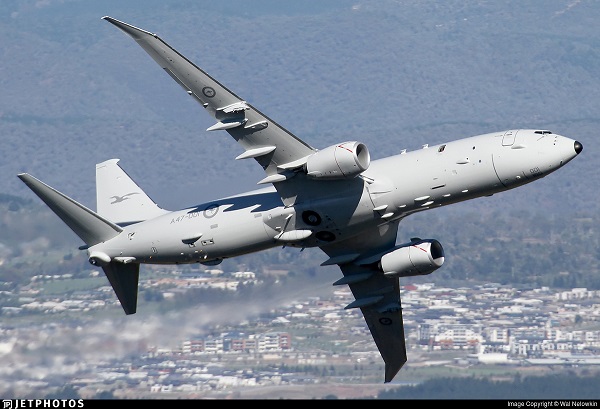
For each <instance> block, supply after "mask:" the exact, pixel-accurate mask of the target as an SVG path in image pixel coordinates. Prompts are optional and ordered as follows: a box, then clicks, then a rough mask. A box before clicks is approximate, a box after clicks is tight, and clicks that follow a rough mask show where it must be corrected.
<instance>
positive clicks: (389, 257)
mask: <svg viewBox="0 0 600 409" xmlns="http://www.w3.org/2000/svg"><path fill="white" fill-rule="evenodd" d="M442 264H444V249H443V247H442V245H441V244H440V242H439V241H437V240H435V239H425V240H416V241H412V242H410V243H408V244H405V245H402V246H401V247H399V248H396V249H395V250H393V251H390V252H389V253H387V254H385V255H384V256H383V257H381V261H380V262H379V265H380V268H381V269H382V270H383V273H384V275H385V276H387V277H410V276H417V275H426V274H431V273H433V272H434V271H435V270H437V269H438V268H440V267H441V266H442Z"/></svg>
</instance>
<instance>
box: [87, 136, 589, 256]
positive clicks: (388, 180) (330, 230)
mask: <svg viewBox="0 0 600 409" xmlns="http://www.w3.org/2000/svg"><path fill="white" fill-rule="evenodd" d="M580 150H581V148H580V145H579V147H578V142H575V141H574V140H572V139H569V138H566V137H563V136H560V135H556V134H553V133H551V132H549V131H536V130H513V131H503V132H498V133H490V134H485V135H479V136H474V137H469V138H464V139H460V140H457V141H452V142H448V143H446V144H440V145H436V146H424V147H423V148H422V149H419V150H414V151H410V152H403V153H401V154H398V155H395V156H390V157H387V158H384V159H380V160H374V161H372V162H371V164H370V166H369V168H368V169H367V170H366V171H365V172H363V173H362V174H361V175H360V176H358V177H353V178H349V179H340V180H324V181H322V182H319V183H318V184H317V186H318V189H320V192H319V194H318V195H314V194H311V195H310V196H311V197H313V198H314V197H319V200H314V199H313V200H309V201H302V200H301V196H300V198H299V201H298V203H297V204H295V205H292V206H284V205H283V203H282V201H281V199H280V197H279V195H278V194H277V192H276V191H275V190H274V189H261V190H256V191H252V192H248V193H245V194H242V195H238V196H234V197H229V198H223V199H220V200H215V201H211V202H207V203H205V204H202V205H199V206H196V207H193V208H188V209H184V210H179V211H175V212H171V213H167V214H165V215H162V216H159V217H157V218H155V219H151V220H147V221H144V222H141V223H136V224H133V225H130V226H126V227H125V228H124V231H123V232H122V233H121V234H119V235H118V236H117V237H115V238H113V239H111V240H109V241H106V242H103V243H100V244H97V245H95V246H93V247H91V248H89V249H88V252H89V254H90V255H91V254H106V255H107V256H108V257H109V258H110V259H115V260H121V261H123V262H133V261H135V262H137V263H152V264H160V263H197V262H201V263H206V264H211V263H214V264H216V263H218V262H220V261H221V260H222V259H224V258H229V257H235V256H239V255H242V254H247V253H252V252H256V251H260V250H265V249H268V248H272V247H277V246H282V245H287V246H294V247H315V246H319V245H323V244H324V243H327V242H335V241H336V240H338V239H346V238H349V237H352V236H354V235H358V234H360V233H361V231H363V230H364V229H367V228H371V227H373V226H374V225H380V224H384V223H387V222H390V221H392V220H397V219H401V218H403V217H406V216H407V215H409V214H412V213H415V212H419V211H423V210H427V209H431V208H434V207H438V206H446V205H449V204H453V203H457V202H461V201H465V200H469V199H473V198H476V197H481V196H489V195H492V194H494V193H497V192H501V191H504V190H508V189H512V188H514V187H517V186H521V185H524V184H526V183H529V182H532V181H534V180H536V179H539V178H541V177H544V176H546V175H547V174H549V173H551V172H553V171H555V170H557V169H558V168H560V167H561V166H563V165H564V164H566V163H567V162H569V161H570V160H571V159H572V158H574V157H575V156H576V155H577V154H578V153H579V151H580ZM295 178H308V176H307V175H305V174H298V175H297V176H295ZM296 183H298V181H296ZM311 186H313V187H312V189H315V188H314V186H315V184H314V183H312V184H311ZM311 193H314V192H311Z"/></svg>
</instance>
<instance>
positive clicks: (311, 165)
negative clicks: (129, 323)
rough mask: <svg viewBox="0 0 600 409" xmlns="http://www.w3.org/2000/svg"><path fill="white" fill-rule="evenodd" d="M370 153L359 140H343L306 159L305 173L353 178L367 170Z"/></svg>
mask: <svg viewBox="0 0 600 409" xmlns="http://www.w3.org/2000/svg"><path fill="white" fill-rule="evenodd" d="M370 164H371V155H370V154H369V150H368V149H367V146H366V145H365V144H363V143H361V142H356V141H351V142H343V143H339V144H337V145H333V146H330V147H328V148H325V149H323V150H320V151H318V152H316V153H314V154H312V155H311V156H309V158H308V160H307V161H306V165H305V170H306V174H307V175H308V176H310V177H313V178H317V179H344V178H353V177H355V176H358V175H360V174H361V173H362V172H364V171H365V170H367V168H368V167H369V165H370Z"/></svg>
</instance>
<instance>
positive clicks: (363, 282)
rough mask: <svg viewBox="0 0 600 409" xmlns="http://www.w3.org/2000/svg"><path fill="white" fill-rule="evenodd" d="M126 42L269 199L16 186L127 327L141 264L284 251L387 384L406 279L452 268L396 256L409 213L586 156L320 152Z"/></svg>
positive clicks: (435, 247)
mask: <svg viewBox="0 0 600 409" xmlns="http://www.w3.org/2000/svg"><path fill="white" fill-rule="evenodd" d="M103 19H104V20H106V21H108V22H109V23H111V24H113V25H115V26H116V27H117V28H119V29H120V30H122V31H123V32H125V33H126V34H128V35H129V36H131V37H132V38H133V39H134V40H135V41H136V42H137V43H138V44H139V45H140V46H141V47H142V48H143V49H144V51H146V52H147V53H148V54H149V55H150V57H152V59H153V60H154V61H155V62H156V63H158V65H160V67H162V69H163V70H165V72H166V73H167V74H168V75H170V76H171V77H172V78H173V79H174V80H175V82H177V83H178V84H179V85H180V86H181V87H182V88H183V89H184V90H185V92H186V93H187V94H188V95H190V96H191V97H192V98H194V99H195V100H197V101H198V102H199V103H200V105H201V106H202V107H203V108H204V109H205V110H206V112H208V113H209V114H210V115H211V116H212V117H213V118H214V119H215V124H214V125H212V126H210V127H209V128H208V129H207V131H219V130H224V131H227V133H229V135H231V136H232V137H233V139H234V140H235V141H237V142H238V143H239V144H240V146H241V147H242V152H241V153H240V154H239V155H238V156H237V157H236V159H250V158H252V159H254V160H256V162H258V164H259V165H260V166H262V168H263V169H264V172H265V177H264V179H262V180H260V181H259V182H258V184H265V185H267V186H265V187H263V188H261V189H257V190H254V191H251V192H247V193H242V194H239V195H235V196H231V197H225V198H222V199H218V200H213V201H210V202H207V203H203V204H200V205H198V206H194V207H191V208H186V209H183V210H177V211H168V210H165V209H163V208H161V207H159V206H158V205H157V204H156V203H155V202H153V201H152V200H151V199H150V198H149V197H148V196H147V195H146V193H144V191H143V190H142V189H141V188H140V187H139V186H138V185H137V184H136V183H135V182H134V181H133V180H132V179H131V178H130V177H129V176H128V175H127V174H126V173H125V172H124V171H123V170H122V168H121V167H120V166H119V164H118V162H119V160H118V159H110V160H107V161H105V162H102V163H99V164H97V165H96V195H97V197H96V202H97V203H96V206H97V208H96V211H93V210H91V209H89V208H87V207H85V206H84V205H82V204H80V203H78V202H76V201H75V200H73V199H71V198H69V197H67V196H66V195H64V194H62V193H60V192H59V191H57V190H55V189H54V188H52V187H50V186H48V185H47V184H45V183H43V182H41V181H40V180H38V179H36V178H35V177H33V176H31V175H30V174H28V173H21V174H19V175H18V176H19V178H20V179H21V180H22V181H23V182H24V183H25V184H26V185H27V186H28V187H29V188H30V189H31V190H32V191H33V192H34V193H35V194H36V195H37V196H39V197H40V198H41V199H42V200H43V201H44V202H45V203H46V204H47V205H48V206H49V207H50V209H52V210H53V211H54V212H55V213H56V214H57V215H58V217H60V218H61V219H62V220H63V221H64V222H65V223H66V224H67V225H68V226H69V227H70V228H71V229H72V230H73V232H74V233H75V234H76V235H77V236H79V238H80V239H81V240H82V241H83V242H84V243H85V245H83V246H81V247H80V249H81V250H85V251H87V255H88V258H89V262H90V263H91V264H93V265H95V266H99V267H100V268H102V270H104V273H105V274H106V277H107V278H108V280H109V282H110V284H111V285H112V288H113V289H114V291H115V293H116V296H117V298H118V299H119V301H120V303H121V305H122V307H123V309H124V311H125V314H134V313H135V312H136V307H137V293H138V280H139V271H140V264H180V263H202V264H205V265H216V264H218V263H220V262H221V261H222V260H223V259H225V258H229V257H236V256H239V255H242V254H248V253H252V252H256V251H261V250H265V249H269V248H273V247H277V246H291V247H297V248H312V247H318V248H320V249H321V250H322V251H323V252H324V253H325V254H326V256H327V259H326V260H325V261H324V262H323V263H321V265H323V266H324V265H335V264H337V265H338V266H339V268H340V269H341V272H342V274H343V276H342V277H341V278H340V279H339V280H337V281H336V282H334V283H333V285H336V286H340V285H347V286H349V288H350V290H351V291H352V294H353V296H354V299H355V300H354V301H353V302H351V303H350V304H349V305H347V306H346V307H345V308H346V309H348V308H360V310H361V312H362V314H363V316H364V318H365V321H366V323H367V326H368V327H369V330H370V331H371V334H372V336H373V339H374V341H375V343H376V345H377V348H378V349H379V352H380V353H381V356H382V358H383V361H384V362H385V381H384V382H390V381H392V379H393V378H394V377H395V376H396V374H397V373H398V371H399V370H400V368H401V367H402V366H403V365H404V363H405V362H406V360H407V358H406V344H405V337H404V326H403V322H402V307H401V303H400V284H399V278H400V277H408V276H415V275H425V274H430V273H432V272H433V271H435V270H437V269H438V268H440V267H441V266H442V264H443V263H444V250H443V247H442V245H441V244H440V242H439V241H437V240H435V239H421V238H411V239H410V240H407V242H404V243H402V244H397V243H396V240H397V233H398V224H399V223H400V221H401V220H402V219H403V218H405V217H407V216H408V215H410V214H413V213H416V212H421V211H424V210H428V209H433V208H436V207H439V206H446V205H449V204H454V203H458V202H462V201H465V200H469V199H474V198H478V197H482V196H491V195H493V194H495V193H499V192H502V191H506V190H509V189H513V188H516V187H518V186H522V185H525V184H527V183H530V182H533V181H534V180H538V179H540V178H542V177H544V176H546V175H548V174H550V173H552V172H554V171H555V170H557V169H559V168H561V167H562V166H564V165H565V164H567V162H569V161H570V160H571V159H573V158H574V157H576V156H577V155H578V154H579V153H581V151H582V149H583V146H582V144H581V143H579V142H577V141H575V140H573V139H569V138H566V137H564V136H560V135H557V134H555V133H553V132H550V131H548V130H544V129H514V130H504V131H500V132H492V133H488V134H484V135H478V136H472V137H467V138H464V139H460V140H455V141H451V142H447V143H444V144H440V145H436V146H427V145H425V146H423V148H422V149H418V150H415V151H409V152H407V151H402V152H401V153H399V154H397V155H394V156H389V157H386V158H382V159H377V160H371V158H370V155H369V150H368V149H367V146H366V145H365V144H363V143H361V142H358V141H342V142H340V143H337V144H335V145H332V146H329V147H326V148H324V149H316V148H314V147H312V146H310V145H309V144H308V143H306V142H304V141H302V140H301V139H299V138H298V137H296V136H295V135H293V134H292V133H291V132H290V131H288V130H286V129H284V128H283V127H281V126H280V125H278V124H277V123H276V122H274V121H273V120H271V119H270V118H269V117H267V116H265V115H264V114H263V113H262V112H260V111H259V110H257V109H256V108H255V107H254V106H252V105H251V104H250V103H248V102H246V101H245V100H243V99H241V98H240V97H238V96H237V95H235V94H234V93H232V92H231V91H230V90H229V89H227V88H226V87H225V86H223V85H222V84H220V83H219V82H218V81H217V80H215V79H214V78H213V77H211V76H210V75H208V74H207V73H206V72H204V71H203V70H202V69H201V68H199V67H198V66H196V65H195V64H194V63H192V62H191V61H189V60H188V59H187V58H186V57H184V56H183V55H181V54H180V53H179V52H177V51H176V50H175V49H173V48H172V47H171V46H170V45H169V44H167V43H166V42H165V41H163V40H162V39H161V38H160V37H158V36H157V35H156V34H153V33H151V32H148V31H145V30H142V29H140V28H137V27H134V26H132V25H130V24H127V23H124V22H122V21H119V20H116V19H114V18H112V17H108V16H105V17H103Z"/></svg>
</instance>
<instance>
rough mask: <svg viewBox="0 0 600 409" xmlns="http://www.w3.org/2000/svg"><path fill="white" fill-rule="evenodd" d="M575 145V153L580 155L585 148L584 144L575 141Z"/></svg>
mask: <svg viewBox="0 0 600 409" xmlns="http://www.w3.org/2000/svg"><path fill="white" fill-rule="evenodd" d="M574 145H575V153H576V154H578V155H579V154H580V153H581V151H582V150H583V145H582V144H581V143H579V142H577V141H575V144H574Z"/></svg>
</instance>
